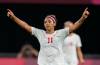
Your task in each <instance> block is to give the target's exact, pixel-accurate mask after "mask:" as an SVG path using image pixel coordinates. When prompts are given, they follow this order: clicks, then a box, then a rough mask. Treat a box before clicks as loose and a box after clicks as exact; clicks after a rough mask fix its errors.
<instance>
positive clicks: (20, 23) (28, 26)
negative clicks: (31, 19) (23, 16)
mask: <svg viewBox="0 0 100 65" xmlns="http://www.w3.org/2000/svg"><path fill="white" fill-rule="evenodd" d="M10 19H12V20H13V21H14V22H15V23H17V24H18V25H19V26H20V27H22V28H23V29H25V30H26V31H28V32H30V33H31V26H30V25H28V24H27V23H26V22H24V21H22V20H20V19H19V18H17V17H16V16H15V15H13V16H10Z"/></svg>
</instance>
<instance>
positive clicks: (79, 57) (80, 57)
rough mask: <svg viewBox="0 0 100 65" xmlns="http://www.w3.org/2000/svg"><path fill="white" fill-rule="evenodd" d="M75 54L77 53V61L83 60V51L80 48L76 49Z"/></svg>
mask: <svg viewBox="0 0 100 65" xmlns="http://www.w3.org/2000/svg"><path fill="white" fill-rule="evenodd" d="M77 55H78V59H79V61H82V60H84V58H83V53H82V51H81V50H78V51H77Z"/></svg>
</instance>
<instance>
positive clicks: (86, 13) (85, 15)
mask: <svg viewBox="0 0 100 65" xmlns="http://www.w3.org/2000/svg"><path fill="white" fill-rule="evenodd" d="M89 14H90V12H89V11H88V8H86V9H85V10H84V12H83V14H82V17H84V18H87V17H88V16H89Z"/></svg>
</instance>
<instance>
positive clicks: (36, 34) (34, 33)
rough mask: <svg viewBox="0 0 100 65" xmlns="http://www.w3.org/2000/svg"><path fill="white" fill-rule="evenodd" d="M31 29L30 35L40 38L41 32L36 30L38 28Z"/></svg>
mask: <svg viewBox="0 0 100 65" xmlns="http://www.w3.org/2000/svg"><path fill="white" fill-rule="evenodd" d="M31 29H32V33H31V34H32V35H34V36H35V37H37V38H38V37H39V36H40V34H41V32H42V30H41V29H38V28H35V27H32V28H31Z"/></svg>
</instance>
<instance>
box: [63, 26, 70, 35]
mask: <svg viewBox="0 0 100 65" xmlns="http://www.w3.org/2000/svg"><path fill="white" fill-rule="evenodd" d="M64 29H65V33H66V34H67V35H68V34H69V27H66V28H64Z"/></svg>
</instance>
